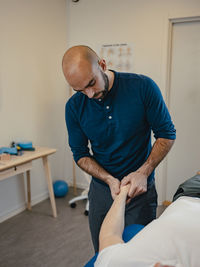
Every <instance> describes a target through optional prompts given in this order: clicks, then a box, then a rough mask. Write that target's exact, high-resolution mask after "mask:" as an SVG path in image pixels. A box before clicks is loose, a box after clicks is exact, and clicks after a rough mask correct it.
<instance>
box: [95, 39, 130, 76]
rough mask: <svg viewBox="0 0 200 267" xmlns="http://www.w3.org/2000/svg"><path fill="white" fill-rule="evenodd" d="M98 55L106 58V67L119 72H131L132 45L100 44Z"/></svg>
mask: <svg viewBox="0 0 200 267" xmlns="http://www.w3.org/2000/svg"><path fill="white" fill-rule="evenodd" d="M99 56H100V58H103V59H105V60H106V63H107V68H108V69H112V70H116V71H119V72H133V45H130V44H127V43H122V44H102V45H101V46H100V48H99Z"/></svg>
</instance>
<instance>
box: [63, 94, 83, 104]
mask: <svg viewBox="0 0 200 267" xmlns="http://www.w3.org/2000/svg"><path fill="white" fill-rule="evenodd" d="M84 98H85V95H83V94H82V93H80V92H76V93H75V94H73V95H72V96H71V97H70V98H69V99H68V101H67V103H66V106H77V105H80V103H81V102H82V101H83V99H84Z"/></svg>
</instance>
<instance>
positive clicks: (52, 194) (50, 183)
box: [42, 156, 57, 218]
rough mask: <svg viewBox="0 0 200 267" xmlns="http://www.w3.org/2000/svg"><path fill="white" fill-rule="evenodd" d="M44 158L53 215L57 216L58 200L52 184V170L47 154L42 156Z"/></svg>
mask: <svg viewBox="0 0 200 267" xmlns="http://www.w3.org/2000/svg"><path fill="white" fill-rule="evenodd" d="M42 160H43V165H44V171H45V177H46V180H47V184H48V189H49V196H50V200H51V207H52V210H53V217H55V218H56V217H57V211H56V202H55V197H54V192H53V186H52V179H51V171H50V166H49V162H48V158H47V156H44V157H42Z"/></svg>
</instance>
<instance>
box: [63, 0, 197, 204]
mask: <svg viewBox="0 0 200 267" xmlns="http://www.w3.org/2000/svg"><path fill="white" fill-rule="evenodd" d="M67 6H68V8H67V32H68V47H69V46H72V45H77V44H85V45H89V46H91V47H92V48H93V49H98V46H99V44H105V43H124V42H125V43H132V44H133V45H134V63H133V65H134V72H136V73H143V74H146V75H149V76H150V77H152V78H153V79H154V80H155V81H156V82H157V84H158V85H159V86H160V88H161V91H162V93H163V96H164V98H165V97H166V90H165V85H166V84H165V82H166V65H167V58H166V56H167V30H168V29H167V26H168V17H170V16H172V17H173V16H182V15H184V16H190V15H192V14H196V15H197V14H200V1H199V0H167V1H164V0H123V1H122V0H101V1H100V0H80V1H79V2H77V3H73V2H72V1H71V0H67ZM169 156H170V154H169ZM77 176H78V178H77V181H78V184H79V185H83V183H84V180H83V175H82V173H81V171H79V170H77ZM163 179H164V163H162V164H161V165H160V167H159V168H158V169H157V180H158V181H157V187H158V191H159V202H161V201H162V200H163V195H164V194H163V190H165V189H163Z"/></svg>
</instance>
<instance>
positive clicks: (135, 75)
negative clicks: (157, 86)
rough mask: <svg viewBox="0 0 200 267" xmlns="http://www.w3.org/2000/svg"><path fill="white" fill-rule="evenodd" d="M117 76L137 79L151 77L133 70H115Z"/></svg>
mask: <svg viewBox="0 0 200 267" xmlns="http://www.w3.org/2000/svg"><path fill="white" fill-rule="evenodd" d="M115 74H116V77H117V78H119V79H135V80H145V79H148V78H149V77H148V76H146V75H143V74H138V73H133V72H115Z"/></svg>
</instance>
